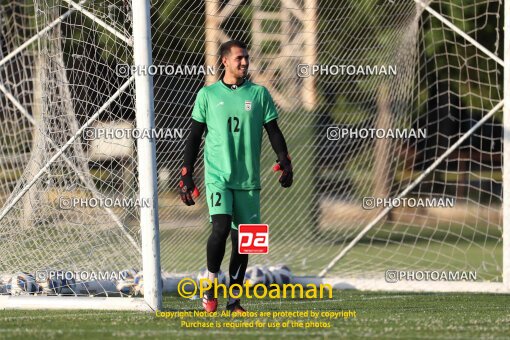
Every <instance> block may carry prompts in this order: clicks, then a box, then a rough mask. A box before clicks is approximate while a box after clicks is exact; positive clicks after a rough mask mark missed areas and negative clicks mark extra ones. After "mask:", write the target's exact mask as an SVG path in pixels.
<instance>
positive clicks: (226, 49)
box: [220, 40, 247, 58]
mask: <svg viewBox="0 0 510 340" xmlns="http://www.w3.org/2000/svg"><path fill="white" fill-rule="evenodd" d="M232 47H239V48H243V49H246V48H247V46H246V43H244V42H243V41H241V40H230V41H227V42H224V43H223V44H221V46H220V57H221V58H223V57H225V56H227V55H229V54H230V49H231V48H232Z"/></svg>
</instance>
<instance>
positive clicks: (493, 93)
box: [152, 0, 503, 291]
mask: <svg viewBox="0 0 510 340" xmlns="http://www.w3.org/2000/svg"><path fill="white" fill-rule="evenodd" d="M153 6H154V7H153V16H152V19H153V22H152V25H153V29H154V30H153V32H154V33H153V44H154V62H155V63H158V64H164V65H168V64H170V63H175V64H177V65H203V64H204V63H205V65H206V66H214V67H216V68H217V67H218V66H219V60H218V47H219V43H221V42H224V41H227V40H229V39H241V40H244V41H246V42H248V45H249V54H250V60H251V65H250V77H251V80H252V81H254V82H256V83H259V84H261V85H264V86H266V87H267V88H268V89H269V91H270V93H271V94H272V96H273V97H274V99H275V101H276V104H277V106H278V109H279V111H280V119H279V125H280V126H281V128H282V131H283V133H284V135H285V137H286V139H287V142H288V144H289V150H290V154H291V156H292V159H293V164H294V168H295V183H294V184H293V186H292V188H290V189H288V190H284V189H282V188H280V187H279V185H278V183H277V178H276V177H277V176H276V175H275V174H274V173H272V171H271V166H272V164H274V160H275V157H274V154H273V151H272V150H271V147H270V145H269V143H268V141H267V138H264V140H263V146H264V148H263V152H262V155H263V156H262V167H261V168H262V194H261V196H262V221H263V222H264V223H268V224H269V226H270V252H269V254H268V255H254V256H251V257H250V265H256V264H258V265H262V266H271V265H274V264H276V263H281V264H287V265H288V266H289V267H290V268H291V270H292V272H293V273H294V274H295V275H296V276H299V275H306V276H315V275H320V276H321V277H324V278H325V279H328V278H331V279H332V280H330V281H329V282H334V283H335V284H336V286H337V287H345V288H349V287H361V288H364V289H413V290H418V289H424V290H442V289H453V290H471V289H474V290H482V291H483V290H489V289H495V290H498V289H501V288H502V284H501V283H502V275H503V243H502V230H503V229H502V222H503V220H502V192H503V191H502V135H503V134H502V118H503V117H502V103H501V101H502V98H503V97H502V96H503V92H502V91H503V66H502V61H501V59H502V51H503V48H502V46H503V36H502V24H503V23H502V20H501V16H502V11H503V5H502V4H501V2H500V1H491V0H487V1H453V0H452V1H411V0H405V1H404V0H398V1H369V0H366V1H342V2H337V1H327V0H326V1H311V0H310V1H306V0H303V1H277V2H270V1H262V0H252V1H230V2H220V1H205V2H201V1H197V2H193V3H192V4H191V3H189V2H180V1H175V2H172V4H169V3H168V2H165V1H155V2H154V3H153ZM218 76H219V74H215V75H205V76H203V77H197V76H196V75H193V74H192V75H189V74H185V73H175V74H173V75H158V76H156V77H155V99H156V111H157V112H158V115H159V117H160V122H161V124H169V125H170V126H182V127H185V128H187V127H188V126H189V124H190V112H191V109H192V106H193V101H194V99H195V96H196V93H197V91H198V90H199V89H200V88H201V87H202V86H204V85H207V84H211V83H212V82H214V81H216V80H217V79H218ZM165 112H166V113H167V114H165ZM184 145H185V144H184V142H180V141H179V142H176V143H173V142H172V143H164V144H163V143H162V144H160V146H159V148H158V158H159V163H158V164H159V168H160V175H161V174H162V173H165V174H166V173H168V174H169V177H168V179H167V178H166V177H165V178H162V177H160V188H159V190H160V198H161V199H162V202H161V204H160V205H161V210H160V217H161V224H160V228H161V233H162V240H163V241H162V253H161V256H162V265H163V267H164V268H165V269H167V270H170V271H175V272H182V271H186V272H188V271H190V270H191V271H195V272H196V271H197V270H198V269H199V268H203V267H204V266H205V244H206V240H207V237H208V234H209V229H210V226H209V224H208V219H207V207H206V204H205V203H206V202H205V199H206V198H205V197H204V198H202V199H199V200H198V204H197V205H196V206H194V207H193V208H189V207H185V206H184V205H182V204H181V202H180V201H179V199H178V198H177V197H176V196H175V195H173V192H174V187H175V183H176V182H177V181H178V176H179V175H178V171H177V170H178V168H179V165H180V162H181V159H182V154H183V150H184ZM197 169H198V185H199V187H203V183H202V180H203V168H202V163H201V161H200V162H199V164H198V166H197ZM167 197H168V198H167ZM394 199H395V200H394ZM227 254H228V250H227ZM225 262H228V261H227V260H224V264H223V266H224V268H225V269H227V268H228V267H227V266H228V264H227V263H225ZM387 271H388V272H387ZM395 272H396V273H397V275H399V276H400V275H401V273H402V272H403V274H404V275H408V274H407V273H408V272H417V274H416V275H417V277H415V278H413V277H412V275H413V274H410V277H409V278H407V277H402V278H400V277H399V278H398V281H400V282H392V281H393V280H394V279H393V275H395ZM430 273H432V274H430ZM388 275H389V276H390V277H386V276H388ZM423 275H429V276H430V275H432V276H433V277H430V278H428V279H424V278H423ZM444 275H447V276H448V279H447V280H445V278H444ZM460 275H462V277H461V276H460ZM469 275H470V276H469ZM466 276H469V277H468V278H467V279H466ZM420 277H421V279H420ZM400 279H401V280H400ZM432 281H434V282H432ZM447 281H448V282H447ZM452 281H456V282H452ZM303 282H305V281H303ZM315 282H316V281H315ZM482 282H483V284H481V283H482ZM487 282H490V283H494V284H495V285H494V286H490V284H489V285H487V284H485V283H487ZM443 284H446V285H443ZM445 286H446V288H445ZM489 286H490V287H492V288H489ZM448 287H450V288H448Z"/></svg>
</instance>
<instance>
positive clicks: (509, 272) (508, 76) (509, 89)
mask: <svg viewBox="0 0 510 340" xmlns="http://www.w3.org/2000/svg"><path fill="white" fill-rule="evenodd" d="M504 4H505V5H504V6H505V24H504V37H505V45H504V46H505V47H504V48H505V51H504V78H503V89H504V90H503V91H504V92H503V97H504V102H505V104H504V107H503V284H504V285H505V288H506V290H507V291H510V1H508V0H507V1H505V2H504Z"/></svg>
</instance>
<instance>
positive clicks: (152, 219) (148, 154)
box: [132, 0, 162, 310]
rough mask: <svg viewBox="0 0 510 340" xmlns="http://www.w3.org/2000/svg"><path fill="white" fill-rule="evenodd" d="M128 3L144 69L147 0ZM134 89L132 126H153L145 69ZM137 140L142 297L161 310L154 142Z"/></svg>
mask: <svg viewBox="0 0 510 340" xmlns="http://www.w3.org/2000/svg"><path fill="white" fill-rule="evenodd" d="M132 5H133V6H132V7H133V52H134V63H135V65H136V66H137V67H144V68H145V70H147V68H148V67H149V66H150V65H152V43H151V25H150V22H151V21H150V2H149V0H133V3H132ZM135 88H136V90H135V95H136V126H137V128H138V129H153V128H154V126H155V123H154V94H153V80H152V76H150V75H149V74H148V72H146V73H145V74H141V73H140V72H137V74H136V75H135ZM149 135H151V134H149ZM137 143H138V144H137V145H138V175H139V183H140V200H141V202H144V201H146V200H148V201H149V202H150V207H145V206H142V207H141V210H140V228H141V230H142V256H143V281H144V298H145V301H146V302H147V303H148V304H149V306H150V307H151V308H152V309H154V310H161V307H162V296H161V291H162V287H161V265H160V254H159V219H158V191H157V187H158V184H157V175H156V141H155V140H154V138H139V139H138V141H137Z"/></svg>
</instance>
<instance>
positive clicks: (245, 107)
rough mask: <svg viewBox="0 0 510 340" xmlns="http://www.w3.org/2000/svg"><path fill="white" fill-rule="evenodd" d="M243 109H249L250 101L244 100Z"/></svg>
mask: <svg viewBox="0 0 510 340" xmlns="http://www.w3.org/2000/svg"><path fill="white" fill-rule="evenodd" d="M244 110H245V111H251V101H249V100H246V101H245V102H244Z"/></svg>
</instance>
